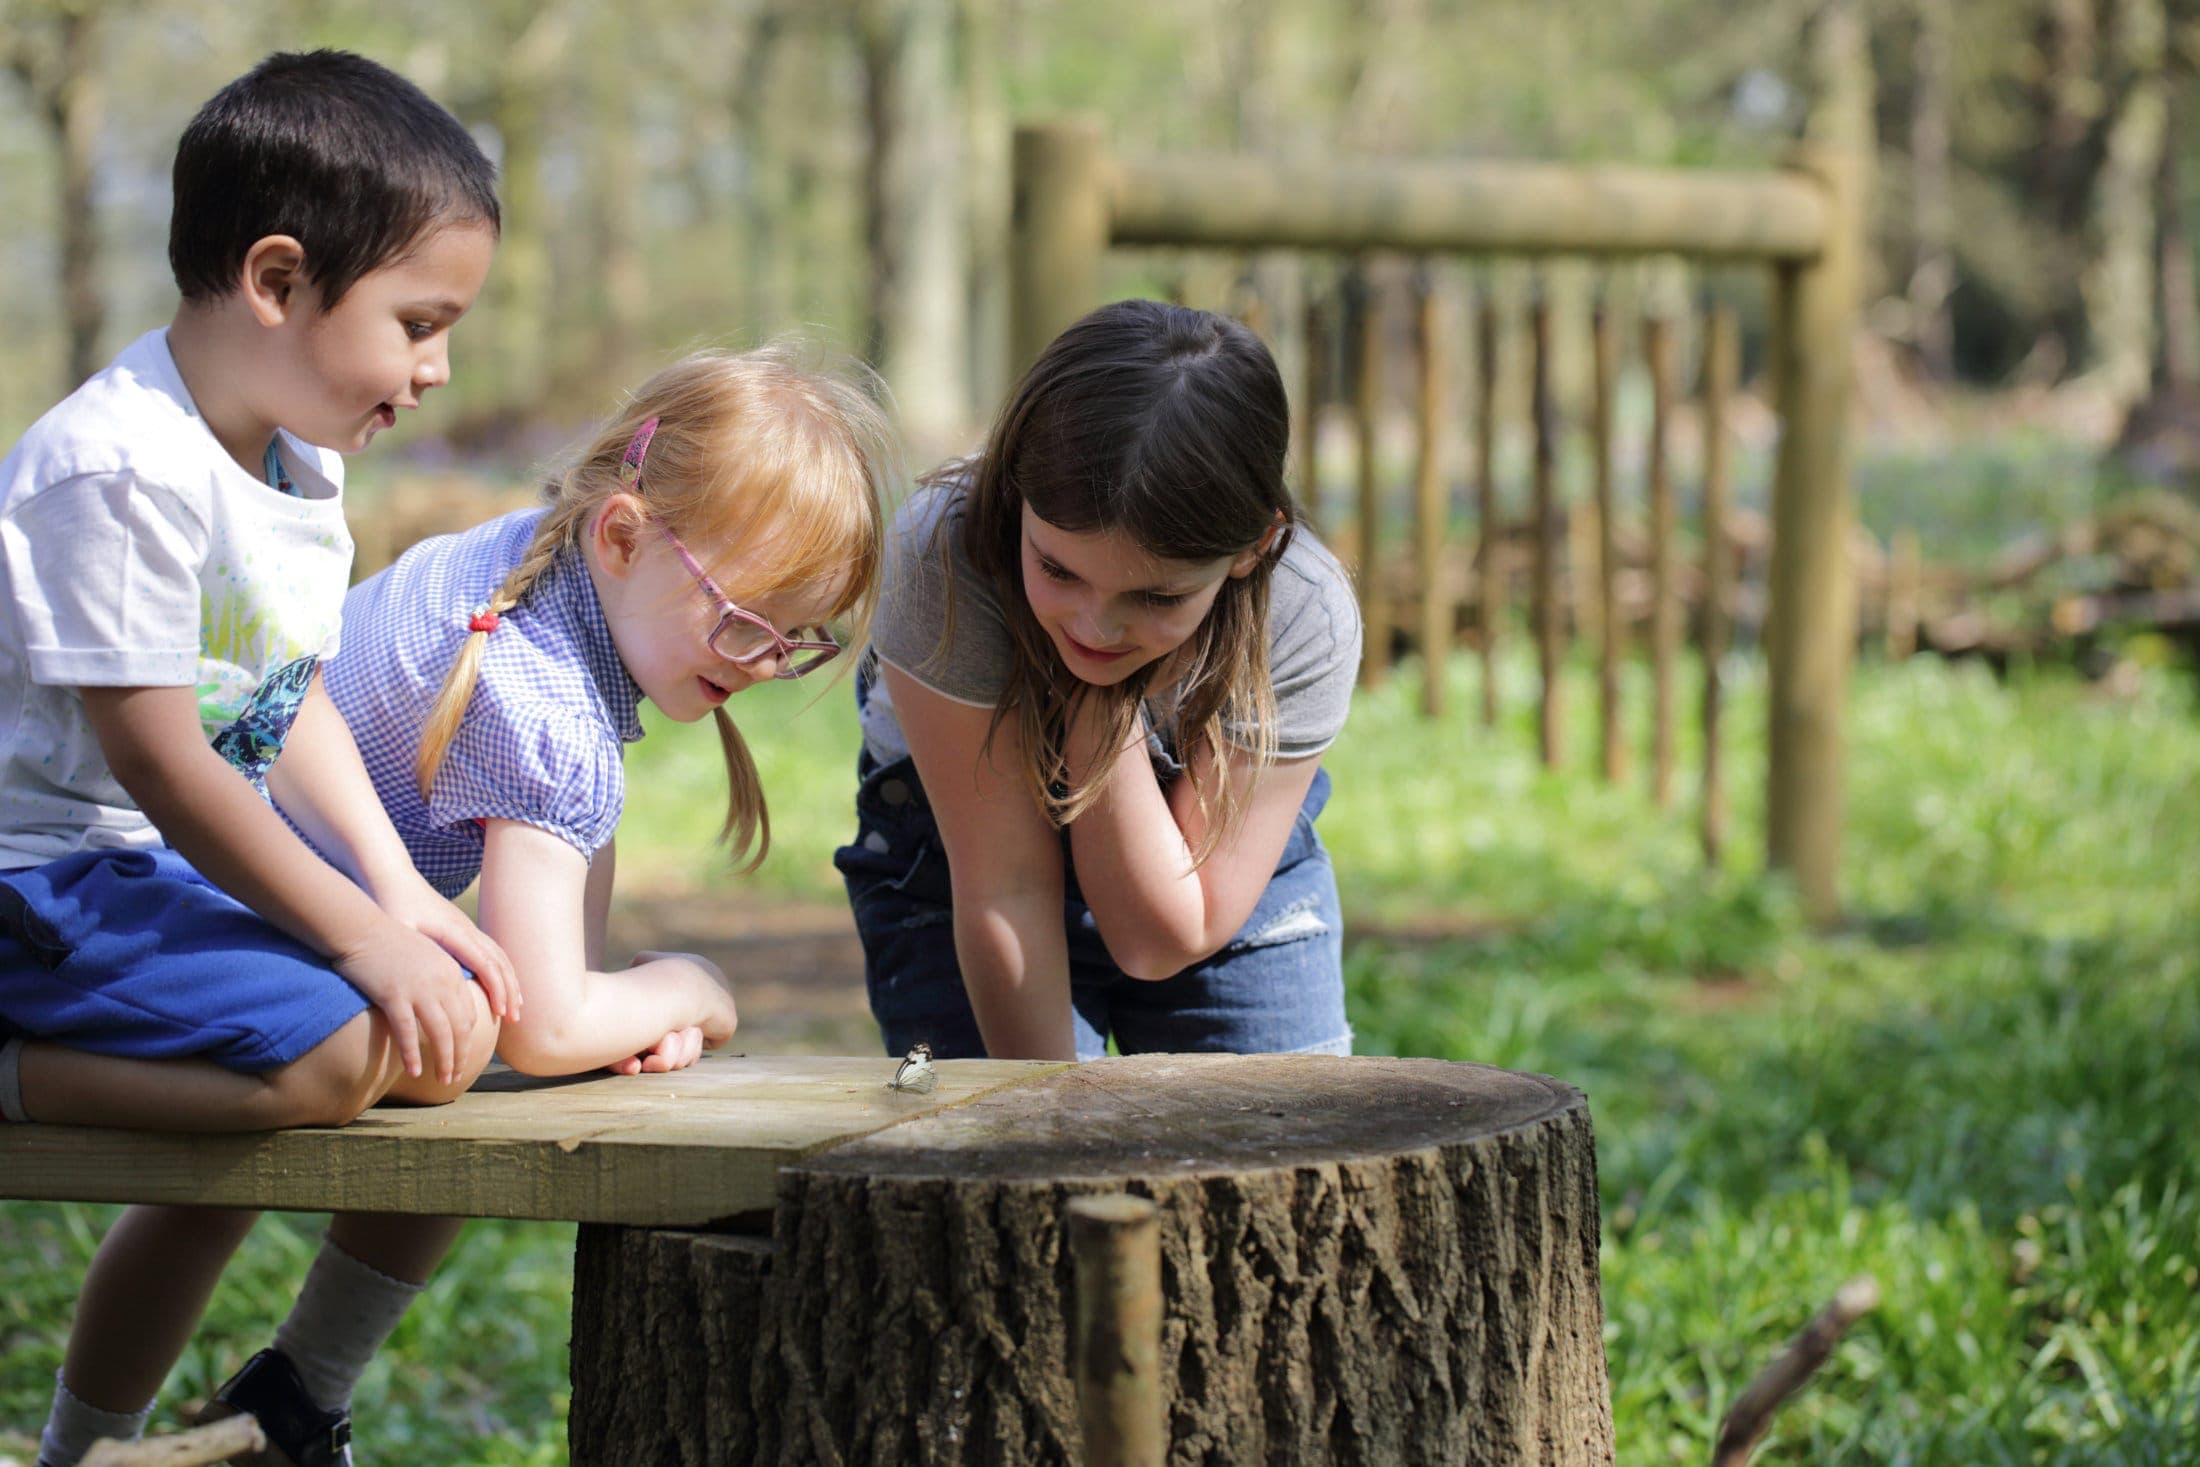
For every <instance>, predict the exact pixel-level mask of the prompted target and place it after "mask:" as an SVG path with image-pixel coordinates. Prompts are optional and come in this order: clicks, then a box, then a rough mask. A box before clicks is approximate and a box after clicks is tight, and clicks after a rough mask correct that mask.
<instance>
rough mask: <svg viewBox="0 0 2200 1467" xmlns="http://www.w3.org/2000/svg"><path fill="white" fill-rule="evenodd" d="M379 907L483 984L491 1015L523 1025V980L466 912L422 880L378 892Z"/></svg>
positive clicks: (509, 1022) (500, 950)
mask: <svg viewBox="0 0 2200 1467" xmlns="http://www.w3.org/2000/svg"><path fill="white" fill-rule="evenodd" d="M375 902H376V905H378V906H380V907H381V908H382V910H383V911H385V912H387V913H389V914H390V916H392V917H394V918H395V919H396V920H397V921H399V922H401V923H403V924H404V925H405V926H407V927H410V928H411V929H412V930H413V931H415V932H417V933H419V934H420V935H421V936H422V937H425V938H427V939H428V940H429V941H430V942H433V943H434V944H435V945H436V946H437V947H440V948H442V949H443V951H445V952H447V953H449V954H450V955H451V956H452V957H454V958H456V959H457V960H458V961H459V962H460V963H462V964H463V965H464V966H465V967H466V968H467V969H468V970H469V971H470V972H471V973H472V974H473V975H474V981H475V982H477V983H479V984H480V985H481V994H482V997H484V998H486V999H488V1000H489V1012H490V1013H492V1014H495V1015H496V1016H497V1017H498V1018H499V1019H502V1020H503V1021H504V1022H505V1023H507V1024H516V1023H518V1022H519V1011H520V1007H521V1005H522V1004H523V1002H524V1000H523V999H522V998H521V996H520V988H519V977H518V974H517V973H515V972H514V971H513V968H512V960H511V959H510V958H509V957H506V956H505V953H504V949H503V948H501V947H499V946H497V944H496V943H494V942H492V941H491V940H490V939H489V937H488V935H487V934H486V933H484V932H483V931H482V930H481V929H480V928H479V927H476V926H475V925H474V924H473V922H472V921H471V920H469V919H468V918H467V916H466V914H465V913H464V912H461V911H460V910H459V909H458V908H457V907H455V906H453V905H451V903H450V902H449V901H447V900H445V899H444V898H443V896H442V895H441V894H440V893H438V892H437V891H436V889H435V888H434V887H432V886H430V885H428V883H427V882H425V881H423V880H420V879H419V878H418V877H415V878H413V879H412V880H411V881H409V882H401V883H399V884H398V885H397V887H396V888H395V889H394V890H392V891H389V892H387V893H383V892H377V893H375Z"/></svg>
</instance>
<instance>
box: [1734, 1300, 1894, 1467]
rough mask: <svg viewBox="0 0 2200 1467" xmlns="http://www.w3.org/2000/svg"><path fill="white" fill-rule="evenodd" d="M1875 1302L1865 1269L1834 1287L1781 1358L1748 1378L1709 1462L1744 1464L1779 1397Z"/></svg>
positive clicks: (1813, 1370)
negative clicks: (1748, 1380) (1826, 1302)
mask: <svg viewBox="0 0 2200 1467" xmlns="http://www.w3.org/2000/svg"><path fill="white" fill-rule="evenodd" d="M1878 1305H1879V1281H1878V1280H1877V1279H1875V1278H1873V1277H1872V1276H1871V1275H1870V1274H1863V1275H1860V1276H1859V1277H1856V1278H1853V1279H1850V1280H1849V1281H1848V1282H1847V1283H1845V1284H1843V1285H1842V1286H1841V1287H1840V1288H1839V1289H1837V1290H1835V1291H1834V1295H1833V1302H1832V1303H1831V1304H1828V1305H1827V1306H1826V1307H1825V1308H1823V1309H1821V1310H1819V1311H1818V1317H1817V1318H1815V1319H1813V1320H1812V1321H1811V1322H1810V1323H1809V1324H1806V1325H1804V1326H1803V1332H1802V1333H1801V1334H1799V1335H1797V1336H1796V1337H1795V1338H1794V1339H1793V1340H1792V1341H1790V1342H1789V1344H1788V1347H1787V1348H1786V1349H1785V1350H1783V1351H1781V1352H1780V1357H1779V1358H1778V1359H1777V1360H1774V1361H1773V1362H1772V1363H1771V1364H1770V1365H1768V1366H1766V1367H1765V1368H1764V1370H1763V1371H1762V1372H1761V1373H1760V1374H1759V1375H1758V1377H1757V1378H1756V1379H1755V1380H1753V1381H1751V1382H1750V1383H1749V1386H1748V1388H1747V1389H1745V1390H1744V1391H1743V1392H1742V1393H1741V1394H1740V1395H1739V1396H1736V1397H1735V1398H1734V1405H1733V1407H1732V1408H1731V1409H1729V1410H1728V1411H1727V1413H1726V1420H1725V1421H1724V1422H1722V1423H1720V1426H1719V1444H1718V1446H1717V1447H1715V1448H1713V1449H1712V1453H1711V1467H1744V1464H1745V1463H1747V1462H1748V1461H1749V1454H1750V1453H1751V1452H1752V1451H1754V1450H1756V1446H1757V1442H1758V1440H1759V1439H1760V1438H1762V1437H1763V1436H1764V1434H1765V1432H1766V1430H1767V1429H1768V1428H1769V1427H1770V1426H1771V1425H1772V1417H1773V1413H1774V1412H1776V1411H1778V1410H1779V1409H1780V1405H1781V1403H1782V1402H1784V1401H1785V1400H1787V1398H1788V1397H1789V1396H1792V1395H1794V1394H1795V1393H1796V1392H1797V1391H1799V1390H1801V1389H1802V1388H1803V1384H1804V1382H1806V1381H1808V1380H1809V1379H1810V1378H1811V1376H1812V1375H1814V1374H1815V1373H1816V1372H1817V1370H1818V1367H1819V1366H1821V1365H1823V1364H1825V1363H1826V1357H1827V1356H1829V1355H1831V1354H1832V1353H1833V1347H1834V1346H1835V1345H1837V1344H1839V1343H1841V1336H1843V1335H1845V1334H1847V1333H1848V1331H1849V1326H1850V1325H1852V1324H1854V1323H1856V1321H1857V1320H1858V1319H1860V1318H1862V1317H1863V1316H1864V1315H1865V1314H1868V1313H1870V1312H1871V1311H1872V1310H1873V1309H1875V1308H1877V1307H1878Z"/></svg>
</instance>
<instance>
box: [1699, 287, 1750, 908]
mask: <svg viewBox="0 0 2200 1467" xmlns="http://www.w3.org/2000/svg"><path fill="white" fill-rule="evenodd" d="M1709 329H1710V335H1709V336H1708V337H1707V338H1706V340H1705V342H1704V366H1703V826H1702V832H1703V858H1704V862H1705V864H1707V865H1710V866H1717V865H1718V864H1719V857H1720V854H1721V853H1722V851H1723V850H1724V849H1725V846H1726V782H1725V776H1724V775H1723V774H1722V773H1721V766H1720V761H1719V714H1720V711H1721V708H1720V704H1721V702H1722V700H1723V696H1724V684H1723V682H1722V678H1721V670H1720V663H1721V662H1723V661H1724V660H1725V658H1726V649H1727V642H1728V639H1729V637H1730V635H1731V631H1732V622H1731V621H1730V619H1729V618H1730V611H1729V607H1730V605H1731V603H1732V598H1733V595H1734V542H1733V540H1732V538H1731V537H1730V535H1729V529H1728V525H1727V514H1728V507H1729V505H1730V503H1731V502H1732V495H1733V485H1732V481H1731V477H1730V475H1731V469H1730V467H1729V466H1730V464H1731V463H1732V457H1731V453H1730V449H1731V445H1730V443H1729V442H1728V430H1727V421H1726V420H1727V407H1728V404H1729V403H1730V402H1731V401H1732V399H1733V396H1734V384H1735V379H1736V378H1737V377H1738V376H1739V375H1740V372H1741V332H1740V329H1739V328H1738V327H1737V326H1736V324H1735V319H1734V308H1733V307H1732V306H1731V305H1728V304H1726V303H1725V302H1724V301H1722V302H1720V303H1719V304H1718V305H1716V306H1714V307H1712V309H1711V322H1710V328H1709Z"/></svg>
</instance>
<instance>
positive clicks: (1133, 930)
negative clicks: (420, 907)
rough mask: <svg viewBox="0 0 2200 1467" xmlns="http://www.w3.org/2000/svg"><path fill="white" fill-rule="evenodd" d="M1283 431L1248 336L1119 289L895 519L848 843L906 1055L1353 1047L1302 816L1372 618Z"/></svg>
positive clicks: (859, 899)
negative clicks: (1303, 488)
mask: <svg viewBox="0 0 2200 1467" xmlns="http://www.w3.org/2000/svg"><path fill="white" fill-rule="evenodd" d="M1288 437H1289V430H1288V413H1287V408H1286V404H1285V399H1284V391H1283V383H1282V380H1281V378H1280V377H1279V376H1278V375H1277V372H1276V366H1275V362H1274V361H1273V360H1272V359H1271V358H1270V356H1269V354H1268V351H1267V349H1266V348H1265V347H1264V346H1263V345H1262V344H1261V342H1260V340H1259V338H1258V337H1256V336H1254V335H1253V334H1252V333H1251V332H1250V331H1248V330H1247V329H1246V328H1244V327H1243V326H1241V325H1239V324H1237V323H1236V322H1233V321H1229V320H1226V319H1224V318H1222V317H1219V316H1215V315H1212V314H1209V313H1207V312H1204V311H1193V310H1185V309H1182V308H1179V307H1173V306H1166V305H1160V304H1157V303H1155V302H1152V301H1122V302H1118V303H1117V304H1115V305H1111V306H1105V307H1102V308H1101V309H1100V310H1098V311H1095V312H1093V313H1092V314H1091V315H1090V316H1088V317H1086V318H1085V319H1084V320H1082V321H1080V322H1078V323H1077V324H1075V325H1074V326H1072V327H1070V328H1069V330H1067V331H1066V332H1064V333H1063V334H1062V335H1061V336H1060V337H1059V338H1057V339H1056V340H1055V341H1054V343H1053V344H1052V345H1050V346H1049V347H1048V348H1047V349H1046V350H1045V351H1044V352H1043V353H1042V354H1041V355H1040V358H1039V360H1038V361H1037V362H1036V363H1035V364H1034V365H1033V366H1032V367H1031V369H1030V371H1029V372H1027V373H1026V374H1025V376H1024V378H1023V380H1022V381H1021V382H1020V383H1019V384H1018V385H1017V387H1016V389H1015V391H1014V392H1013V393H1012V394H1011V395H1010V397H1009V400H1008V403H1007V405H1006V406H1005V407H1004V408H1003V409H1002V411H1001V414H1000V416H999V418H998V419H997V420H996V421H995V423H994V426H993V429H992V433H991V435H990V436H989V437H988V439H987V441H986V443H985V446H984V448H983V449H982V451H981V452H980V453H979V454H978V455H977V456H976V457H974V458H972V459H969V460H966V461H963V462H960V463H955V464H950V465H948V466H947V467H945V468H943V469H941V470H939V471H938V472H936V473H934V474H933V475H931V476H930V477H929V478H928V479H927V480H925V481H924V483H923V485H922V486H921V487H920V489H919V491H918V492H917V493H916V494H915V495H913V496H912V497H911V499H910V501H909V503H908V505H907V506H906V507H905V508H904V509H903V511H902V513H901V514H900V516H899V518H898V519H897V522H896V524H895V526H894V529H893V532H892V534H891V535H890V536H889V551H888V558H887V568H886V583H885V586H884V589H883V591H882V593H881V601H880V608H879V614H878V617H877V618H876V621H875V624H874V628H873V633H872V643H871V646H870V648H869V650H868V652H867V654H866V656H865V659H864V662H863V665H862V667H861V668H860V669H859V672H858V675H857V680H856V686H857V699H858V702H859V705H860V707H861V709H862V720H863V734H864V748H863V753H862V755H861V758H860V762H859V772H860V774H861V776H862V783H861V789H860V792H859V794H858V796H857V800H856V810H857V817H858V828H857V833H856V839H855V840H854V841H853V842H852V843H851V844H849V845H847V846H844V847H842V848H841V850H840V851H839V852H838V854H837V856H836V857H835V860H836V863H837V864H838V866H839V867H840V870H841V873H842V875H843V877H844V878H845V879H846V882H847V886H848V894H849V898H850V901H851V902H852V904H853V906H854V908H855V917H856V926H857V928H858V930H859V931H860V933H861V934H862V938H863V943H864V954H865V967H866V976H867V979H868V982H869V986H870V997H871V1008H872V1012H873V1014H874V1015H875V1016H876V1017H877V1019H878V1021H879V1025H880V1028H881V1029H882V1031H883V1033H884V1037H885V1040H886V1046H887V1049H888V1050H889V1051H890V1052H900V1051H902V1050H905V1049H908V1048H909V1047H911V1046H912V1045H914V1044H917V1043H920V1042H921V1043H925V1044H928V1045H929V1046H930V1047H931V1051H932V1053H933V1054H935V1055H939V1056H942V1057H953V1056H970V1055H979V1054H990V1055H992V1056H994V1057H997V1058H1008V1057H1033V1058H1039V1057H1057V1058H1067V1057H1070V1056H1072V1055H1075V1056H1079V1057H1084V1058H1090V1057H1093V1056H1096V1055H1098V1054H1101V1053H1103V1052H1105V1049H1106V1047H1107V1046H1108V1044H1109V1043H1110V1042H1111V1041H1112V1043H1113V1044H1114V1045H1115V1047H1116V1048H1117V1049H1118V1050H1120V1051H1122V1052H1125V1053H1130V1052H1135V1051H1141V1050H1145V1051H1152V1050H1223V1051H1236V1052H1266V1051H1289V1050H1309V1051H1325V1052H1330V1053H1342V1052H1345V1051H1346V1050H1348V1049H1349V1048H1350V1045H1351V1031H1350V1029H1349V1027H1348V1026H1347V1024H1346V1021H1345V1015H1344V988H1343V971H1342V962H1341V943H1342V932H1341V928H1340V925H1339V919H1338V910H1337V893H1336V883H1335V880H1334V878H1333V876H1332V873H1331V871H1330V868H1329V859H1328V856H1327V855H1326V854H1325V853H1324V852H1323V850H1322V846H1321V841H1320V839H1319V838H1318V837H1317V836H1316V835H1315V834H1314V826H1313V821H1314V817H1315V816H1316V815H1317V814H1318V813H1319V812H1320V810H1321V807H1322V805H1323V803H1324V802H1325V801H1326V800H1327V798H1328V789H1329V781H1328V777H1327V776H1326V775H1325V774H1324V773H1323V772H1322V770H1321V755H1322V751H1323V750H1324V749H1325V748H1327V747H1328V745H1329V743H1330V742H1331V741H1332V740H1333V739H1335V738H1336V736H1337V733H1338V731H1339V729H1341V728H1342V726H1343V724H1344V718H1345V713H1346V710H1347V708H1348V706H1349V703H1350V699H1351V692H1352V682H1353V678H1354V675H1355V673H1356V670H1357V668H1358V665H1359V652H1360V624H1359V616H1358V612H1357V609H1356V606H1355V603H1354V600H1353V595H1352V589H1351V586H1350V584H1349V582H1348V581H1347V579H1346V577H1345V575H1344V573H1343V572H1342V570H1341V569H1340V568H1339V567H1338V565H1337V563H1336V561H1335V560H1334V559H1333V558H1331V556H1330V555H1329V552H1328V551H1326V550H1325V549H1323V548H1322V547H1321V545H1320V544H1318V543H1317V542H1316V541H1315V540H1314V539H1313V537H1312V536H1311V535H1309V534H1308V533H1307V532H1306V531H1305V529H1304V528H1303V527H1301V526H1300V525H1299V524H1298V523H1297V515H1296V512H1295V510H1294V508H1293V506H1292V502H1291V496H1290V492H1289V490H1288V489H1287V488H1286V487H1285V485H1284V480H1283V466H1284V455H1285V449H1286V443H1287V440H1288ZM529 1022H532V1018H531V1017H530V1020H529Z"/></svg>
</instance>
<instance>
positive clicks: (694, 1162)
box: [0, 1055, 1060, 1226]
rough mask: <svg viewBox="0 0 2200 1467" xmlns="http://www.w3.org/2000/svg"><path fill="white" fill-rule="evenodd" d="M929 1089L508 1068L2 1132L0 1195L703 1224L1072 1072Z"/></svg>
mask: <svg viewBox="0 0 2200 1467" xmlns="http://www.w3.org/2000/svg"><path fill="white" fill-rule="evenodd" d="M938 1068H939V1073H940V1082H939V1088H937V1089H936V1090H934V1091H932V1092H931V1093H930V1094H928V1095H916V1094H910V1093H906V1092H902V1091H895V1090H889V1089H888V1088H887V1087H886V1079H887V1077H888V1076H889V1075H891V1074H892V1073H893V1069H894V1061H892V1060H890V1059H884V1058H879V1059H814V1058H756V1057H749V1056H736V1055H728V1056H714V1057H711V1058H706V1059H704V1060H703V1061H702V1062H701V1063H699V1064H697V1065H695V1066H694V1067H693V1068H691V1069H687V1070H682V1071H679V1072H677V1073H675V1074H670V1075H635V1076H616V1075H596V1076H582V1077H576V1078H572V1079H566V1080H547V1081H545V1080H530V1079H528V1078H526V1077H525V1076H521V1075H517V1074H512V1073H509V1072H500V1073H498V1074H494V1075H491V1076H488V1077H486V1078H484V1080H483V1081H482V1083H481V1084H480V1085H478V1086H476V1087H475V1089H474V1090H473V1091H471V1092H470V1093H468V1094H467V1095H465V1096H464V1097H462V1098H461V1099H460V1100H459V1101H458V1102H457V1103H456V1104H453V1105H447V1106H440V1107H435V1108H432V1109H417V1110H415V1109H404V1108H396V1107H391V1108H382V1109H376V1110H372V1111H369V1112H368V1113H367V1114H366V1115H364V1116H362V1117H361V1118H360V1119H359V1120H357V1121H355V1122H353V1123H352V1124H351V1125H349V1126H346V1127H344V1128H343V1129H341V1130H298V1131H274V1132H263V1133H255V1134H250V1135H233V1136H209V1135H178V1134H168V1133H158V1132H138V1131H110V1130H97V1129H92V1128H89V1127H80V1126H39V1125H30V1126H8V1127H5V1128H0V1197H8V1198H15V1199H20V1200H26V1201H29V1200H40V1201H74V1202H173V1203H200V1204H206V1205H213V1206H224V1207H270V1208H281V1209H287V1210H293V1211H311V1212H320V1211H332V1210H344V1211H360V1212H412V1213H440V1214H450V1215H457V1216H465V1217H515V1218H552V1219H560V1220H565V1221H574V1222H620V1223H630V1224H635V1225H639V1226H696V1225H700V1224H703V1223H707V1222H712V1221H715V1220H718V1219H721V1218H727V1217H733V1216H737V1215H739V1214H743V1213H758V1212H764V1211H768V1210H769V1209H770V1208H771V1206H772V1203H773V1199H774V1197H775V1196H776V1194H777V1190H778V1174H779V1169H780V1168H781V1167H782V1166H784V1165H786V1164H787V1163H789V1162H791V1161H794V1160H798V1159H800V1158H802V1157H804V1156H808V1155H809V1154H811V1153H813V1152H815V1151H817V1150H819V1149H821V1148H823V1147H828V1146H833V1145H836V1144H838V1143H841V1142H844V1141H848V1140H851V1139H854V1138H857V1137H860V1136H864V1135H867V1134H869V1133H870V1132H873V1131H877V1130H879V1129H881V1128H883V1127H887V1126H892V1125H894V1124H896V1123H898V1122H901V1121H905V1120H908V1119H911V1118H912V1117H916V1116H921V1115H930V1114H935V1113H937V1112H939V1111H942V1110H948V1109H952V1108H953V1107H955V1106H958V1105H960V1104H963V1103H964V1102H966V1101H969V1100H972V1099H974V1098H976V1097H978V1096H981V1095H984V1094H986V1093H988V1092H989V1091H992V1090H994V1089H997V1088H999V1087H1001V1086H1003V1085H1011V1084H1016V1083H1019V1082H1023V1081H1028V1080H1032V1079H1035V1078H1038V1077H1040V1076H1043V1075H1046V1074H1048V1073H1051V1072H1052V1071H1053V1070H1055V1069H1058V1068H1060V1066H1057V1065H1047V1064H1030V1063H1022V1062H1015V1061H990V1060H959V1061H949V1062H944V1063H942V1064H941V1065H939V1067H938Z"/></svg>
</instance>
